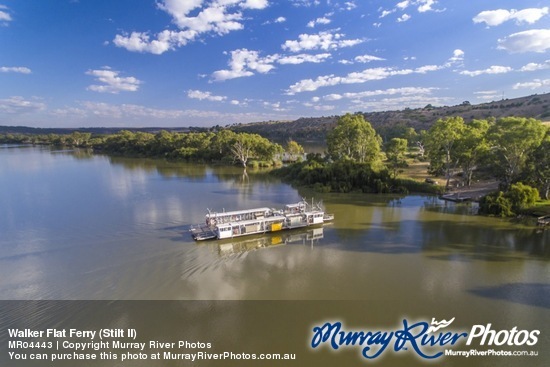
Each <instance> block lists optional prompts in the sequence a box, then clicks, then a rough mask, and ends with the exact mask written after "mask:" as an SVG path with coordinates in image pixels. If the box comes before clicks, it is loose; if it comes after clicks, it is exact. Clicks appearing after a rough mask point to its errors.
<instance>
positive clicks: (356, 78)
mask: <svg viewBox="0 0 550 367" xmlns="http://www.w3.org/2000/svg"><path fill="white" fill-rule="evenodd" d="M457 51H460V50H455V53H454V55H455V56H456V54H457ZM449 66H450V64H449V63H446V64H444V65H442V66H440V65H424V66H421V67H418V68H416V69H397V68H394V67H378V68H371V69H365V70H363V71H360V72H353V73H349V74H347V75H345V76H336V75H334V74H330V75H322V76H318V77H317V78H315V79H302V80H300V81H298V82H296V83H294V84H292V85H291V86H290V87H288V89H287V90H286V94H287V95H294V94H296V93H302V92H312V91H315V90H317V89H319V88H322V87H330V86H335V85H339V84H361V83H366V82H368V81H373V80H382V79H386V78H389V77H392V76H397V75H409V74H425V73H428V72H432V71H437V70H441V69H444V68H447V67H449Z"/></svg>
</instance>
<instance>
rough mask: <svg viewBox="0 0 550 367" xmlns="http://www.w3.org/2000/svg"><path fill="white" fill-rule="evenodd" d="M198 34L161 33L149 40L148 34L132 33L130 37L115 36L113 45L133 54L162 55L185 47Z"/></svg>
mask: <svg viewBox="0 0 550 367" xmlns="http://www.w3.org/2000/svg"><path fill="white" fill-rule="evenodd" d="M197 35H198V33H197V32H195V31H190V30H187V31H181V32H174V31H168V30H165V31H162V32H160V33H158V34H157V36H156V39H154V40H150V36H149V34H148V33H142V32H132V33H131V34H130V35H127V34H124V35H119V34H117V35H116V36H115V38H114V40H113V43H114V44H115V45H116V46H118V47H122V48H125V49H127V50H128V51H133V52H148V53H152V54H155V55H160V54H163V53H164V52H166V51H168V50H172V49H174V48H175V47H180V46H185V45H186V44H187V43H188V42H190V41H192V40H194V39H195V38H196V37H197Z"/></svg>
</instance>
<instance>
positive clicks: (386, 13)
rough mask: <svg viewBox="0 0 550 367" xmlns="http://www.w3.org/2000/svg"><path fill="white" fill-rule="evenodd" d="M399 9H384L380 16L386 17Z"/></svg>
mask: <svg viewBox="0 0 550 367" xmlns="http://www.w3.org/2000/svg"><path fill="white" fill-rule="evenodd" d="M396 11H397V10H396V9H392V10H383V11H382V13H381V14H380V17H379V18H385V17H387V16H388V15H390V14H392V13H395V12H396Z"/></svg>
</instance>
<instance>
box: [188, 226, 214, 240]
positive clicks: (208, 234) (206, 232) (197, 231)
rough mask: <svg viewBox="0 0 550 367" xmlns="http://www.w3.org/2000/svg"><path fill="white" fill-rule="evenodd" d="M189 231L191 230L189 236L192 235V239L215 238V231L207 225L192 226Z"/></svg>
mask: <svg viewBox="0 0 550 367" xmlns="http://www.w3.org/2000/svg"><path fill="white" fill-rule="evenodd" d="M189 231H190V232H191V236H193V239H194V240H196V241H202V240H211V239H213V238H216V233H215V232H214V229H213V228H212V227H209V226H207V225H196V226H192V227H191V229H190V230H189Z"/></svg>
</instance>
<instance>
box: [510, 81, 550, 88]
mask: <svg viewBox="0 0 550 367" xmlns="http://www.w3.org/2000/svg"><path fill="white" fill-rule="evenodd" d="M547 87H550V79H534V80H533V81H531V82H525V83H517V84H515V85H514V89H525V88H527V89H538V88H547Z"/></svg>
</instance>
